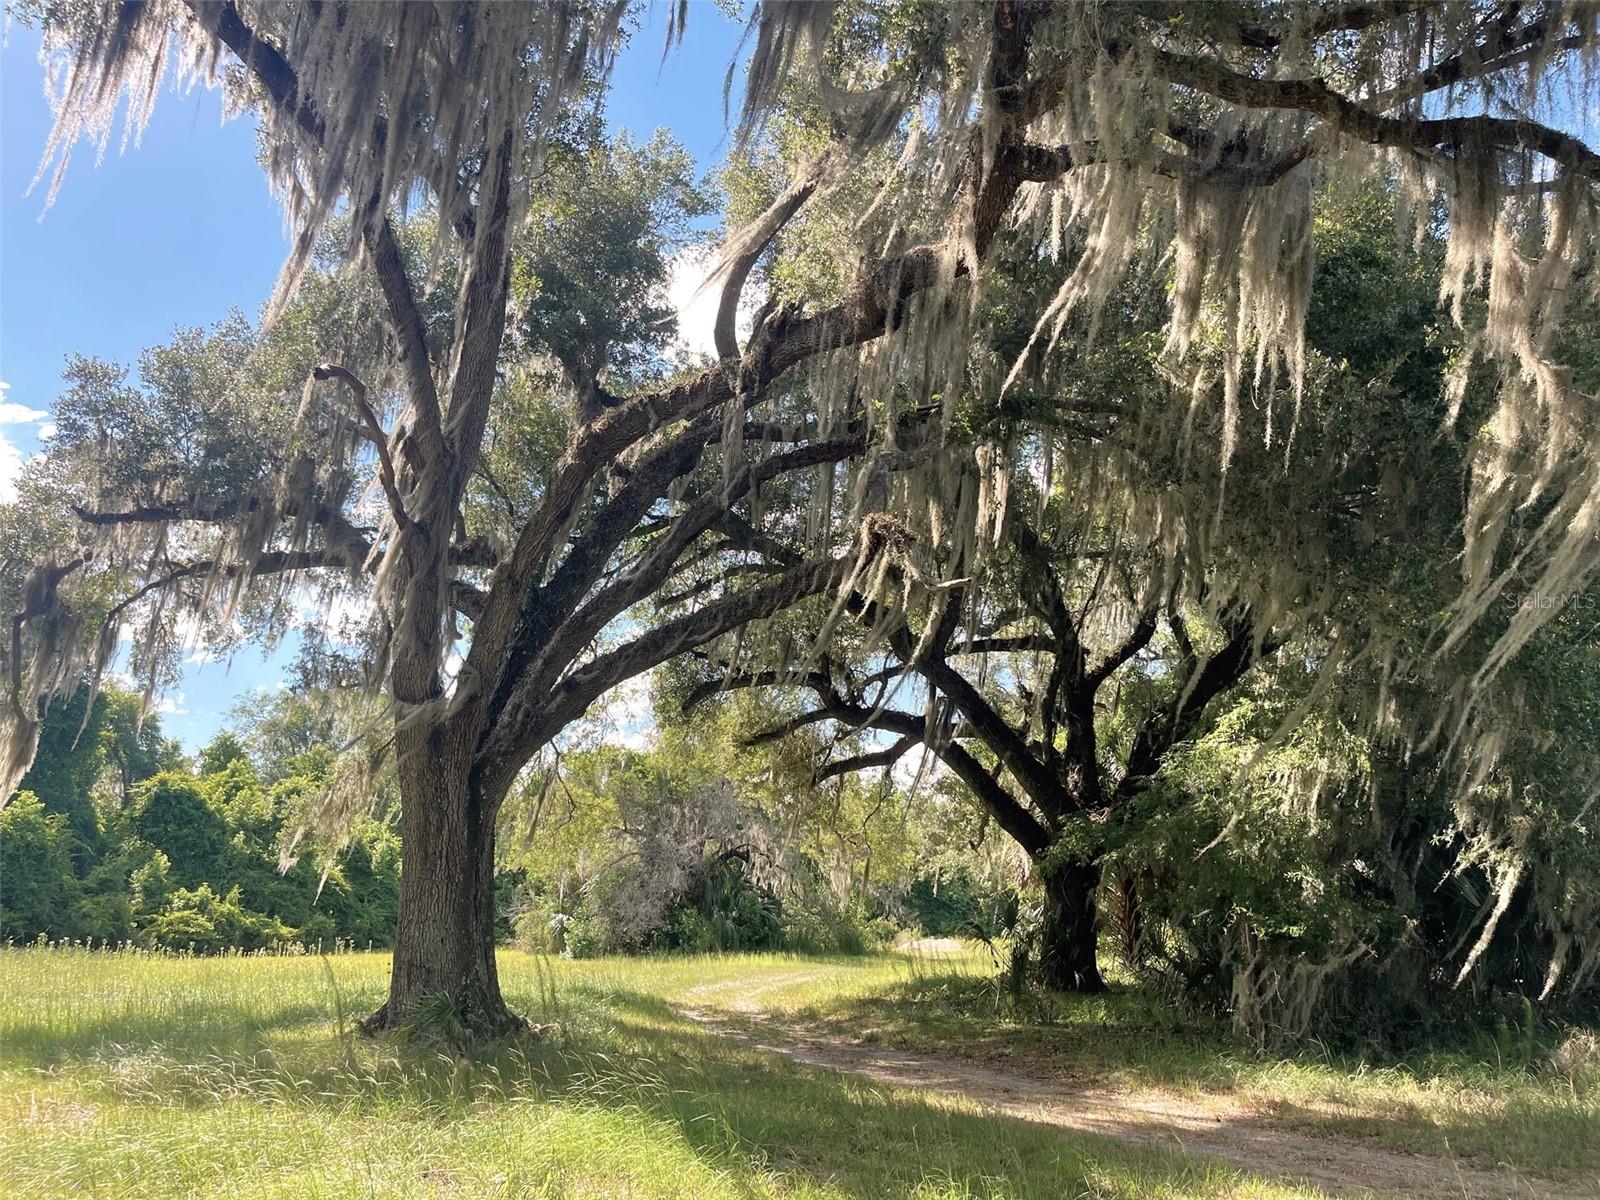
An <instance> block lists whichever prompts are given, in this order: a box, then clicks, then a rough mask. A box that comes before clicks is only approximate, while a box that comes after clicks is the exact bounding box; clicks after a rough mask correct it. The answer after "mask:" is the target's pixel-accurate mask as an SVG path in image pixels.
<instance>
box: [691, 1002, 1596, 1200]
mask: <svg viewBox="0 0 1600 1200" xmlns="http://www.w3.org/2000/svg"><path fill="white" fill-rule="evenodd" d="M796 981H797V978H796V977H795V976H783V977H779V978H776V979H772V978H769V979H767V980H765V981H763V983H761V984H758V985H755V987H754V988H753V989H752V988H743V989H739V988H738V987H737V985H729V984H726V983H724V984H718V985H713V986H710V987H707V988H704V989H696V990H695V991H693V992H691V993H690V994H689V996H688V997H687V999H688V1000H689V1003H688V1004H686V1005H685V1006H683V1007H682V1008H680V1010H679V1011H680V1012H682V1013H683V1015H684V1016H685V1017H687V1018H689V1019H690V1020H692V1021H694V1022H695V1023H697V1024H698V1025H700V1026H702V1027H703V1028H705V1029H708V1030H711V1031H713V1032H715V1033H717V1034H719V1035H721V1036H723V1037H727V1038H730V1039H734V1040H737V1041H740V1042H743V1043H745V1044H748V1045H750V1046H752V1047H754V1048H755V1049H758V1050H762V1051H765V1052H767V1053H770V1054H778V1055H782V1056H783V1057H784V1058H787V1059H791V1060H792V1061H794V1062H800V1063H805V1064H807V1065H810V1066H814V1067H825V1068H828V1069H830V1070H834V1071H843V1072H846V1073H848V1074H851V1075H859V1076H863V1077H865V1078H867V1079H872V1080H875V1081H877V1082H880V1083H885V1084H892V1085H895V1086H900V1087H911V1088H919V1089H922V1090H925V1091H930V1092H936V1093H939V1094H942V1095H948V1096H960V1097H964V1098H966V1099H968V1100H971V1101H973V1102H975V1103H977V1104H979V1105H981V1106H983V1107H985V1108H989V1109H992V1110H994V1111H996V1112H1002V1113H1005V1114H1007V1115H1008V1116H1014V1117H1018V1118H1021V1119H1023V1120H1028V1121H1033V1122H1038V1123H1043V1124H1047V1125H1053V1126H1056V1127H1058V1128H1060V1129H1064V1130H1072V1131H1074V1132H1081V1133H1091V1134H1098V1135H1100V1136H1103V1137H1111V1138H1116V1139H1117V1140H1119V1141H1123V1142H1130V1143H1135V1144H1140V1145H1149V1146H1164V1147H1167V1148H1169V1149H1175V1150H1178V1151H1180V1152H1182V1153H1184V1154H1187V1155H1192V1156H1194V1157H1196V1158H1202V1159H1209V1160H1213V1161H1216V1162H1220V1163H1224V1164H1227V1165H1231V1166H1237V1167H1241V1168H1245V1169H1247V1170H1249V1171H1250V1172H1252V1173H1254V1174H1257V1175H1268V1176H1276V1177H1278V1178H1281V1179H1284V1180H1287V1181H1300V1182H1305V1183H1309V1184H1311V1185H1312V1186H1314V1187H1316V1188H1319V1189H1320V1190H1322V1191H1324V1192H1326V1193H1327V1194H1329V1195H1331V1196H1405V1197H1418V1198H1428V1200H1443V1198H1445V1197H1450V1198H1452V1200H1501V1198H1503V1197H1518V1198H1521V1200H1527V1198H1529V1197H1536V1198H1539V1200H1597V1198H1600V1188H1596V1187H1592V1186H1584V1185H1582V1184H1574V1183H1566V1182H1563V1183H1557V1182H1553V1181H1550V1180H1544V1179H1538V1178H1532V1177H1528V1176H1524V1175H1521V1174H1519V1173H1517V1172H1514V1171H1510V1170H1506V1169H1497V1170H1485V1169H1482V1168H1479V1167H1474V1166H1471V1165H1468V1164H1467V1163H1464V1162H1461V1161H1458V1160H1453V1159H1447V1158H1440V1157H1433V1156H1429V1155H1422V1154H1407V1153H1403V1152H1399V1151H1394V1150H1386V1149H1382V1148H1379V1147H1373V1146H1366V1145H1362V1144H1359V1143H1356V1142H1350V1141H1342V1140H1335V1139H1330V1138H1326V1137H1317V1136H1312V1135H1309V1134H1306V1133H1304V1132H1301V1131H1298V1130H1293V1129H1287V1128H1284V1127H1282V1126H1277V1125H1274V1124H1272V1123H1271V1122H1270V1121H1268V1120H1266V1119H1265V1118H1263V1117H1262V1116H1261V1115H1260V1114H1259V1113H1255V1112H1252V1111H1250V1110H1249V1109H1248V1108H1247V1107H1246V1106H1244V1105H1243V1104H1241V1103H1240V1102H1239V1101H1237V1100H1235V1099H1233V1098H1232V1097H1229V1096H1226V1095H1215V1094H1213V1095H1208V1096H1204V1097H1198V1098H1196V1097H1191V1096H1182V1095H1177V1094H1175V1093H1171V1092H1165V1091H1160V1090H1156V1089H1144V1090H1138V1091H1116V1092H1113V1091H1109V1090H1105V1089H1100V1088H1095V1087H1088V1086H1084V1085H1082V1084H1079V1083H1076V1082H1073V1081H1064V1080H1059V1079H1057V1080H1051V1079H1043V1078H1033V1077H1029V1076H1026V1075H1020V1074H1015V1073H1012V1072H1011V1071H1009V1070H1005V1071H1002V1070H997V1069H995V1068H993V1067H991V1066H988V1065H985V1064H979V1063H975V1062H970V1061H964V1060H961V1059H955V1058H940V1057H933V1056H930V1055H927V1054H911V1053H907V1052H904V1051H899V1050H891V1049H886V1048H884V1047H881V1046H867V1045H860V1044H857V1043H854V1042H851V1041H849V1040H847V1039H845V1038H842V1037H840V1036H838V1035H837V1034H831V1033H825V1032H822V1031H819V1030H815V1029H809V1028H806V1027H803V1026H796V1025H792V1024H784V1023H782V1022H780V1021H778V1020H777V1019H775V1018H773V1017H771V1016H770V1015H769V1014H767V1013H765V1012H763V1011H762V1008H761V1003H760V1001H761V993H763V992H767V991H771V990H773V989H775V988H782V987H784V986H786V985H788V984H790V983H792V982H796Z"/></svg>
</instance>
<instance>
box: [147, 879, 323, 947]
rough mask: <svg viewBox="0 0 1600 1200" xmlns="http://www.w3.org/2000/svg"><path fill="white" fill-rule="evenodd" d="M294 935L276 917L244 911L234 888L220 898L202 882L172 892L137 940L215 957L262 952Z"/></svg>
mask: <svg viewBox="0 0 1600 1200" xmlns="http://www.w3.org/2000/svg"><path fill="white" fill-rule="evenodd" d="M294 934H295V931H294V930H293V929H290V928H289V926H287V925H285V924H284V923H283V922H282V921H280V920H278V919H277V918H276V917H269V916H267V915H266V914H264V913H257V912H251V911H250V910H249V909H247V908H245V907H244V906H243V905H242V904H241V903H240V901H239V889H238V888H237V887H234V888H230V889H228V891H227V893H226V894H224V895H221V896H219V895H217V893H216V892H214V891H212V890H211V885H210V884H208V883H202V884H201V885H200V886H199V887H198V888H195V889H194V890H193V891H190V890H189V889H187V888H179V889H178V890H177V891H175V892H173V893H172V895H171V896H170V897H169V898H168V900H167V905H166V907H165V908H164V909H163V910H162V911H161V912H160V913H157V914H156V915H155V917H153V918H152V919H151V920H150V921H149V922H148V923H147V924H146V925H145V927H144V928H143V929H142V930H140V932H139V941H140V942H141V943H142V944H144V945H146V946H162V947H166V948H167V949H171V950H181V949H191V950H195V951H199V952H201V953H205V954H216V953H219V952H221V951H224V950H265V949H267V948H269V947H272V946H276V945H281V944H282V943H284V942H287V941H289V940H290V939H291V938H293V937H294Z"/></svg>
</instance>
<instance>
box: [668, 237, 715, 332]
mask: <svg viewBox="0 0 1600 1200" xmlns="http://www.w3.org/2000/svg"><path fill="white" fill-rule="evenodd" d="M713 262H714V259H713V258H712V256H711V255H710V254H708V253H706V252H705V251H696V250H685V251H684V252H683V253H681V254H679V255H678V256H677V257H676V258H675V259H673V260H672V274H671V275H669V276H668V277H667V303H669V304H671V305H672V307H673V308H674V309H675V310H676V311H677V313H678V338H677V346H678V348H680V349H682V350H686V351H688V352H689V353H690V354H709V355H710V356H711V357H713V358H715V357H716V354H717V347H716V343H715V342H714V341H713V340H712V336H711V335H712V330H713V328H714V327H715V326H716V323H717V299H718V289H717V288H716V287H714V286H713V287H706V286H705V283H706V276H707V275H708V274H710V272H711V267H712V264H713Z"/></svg>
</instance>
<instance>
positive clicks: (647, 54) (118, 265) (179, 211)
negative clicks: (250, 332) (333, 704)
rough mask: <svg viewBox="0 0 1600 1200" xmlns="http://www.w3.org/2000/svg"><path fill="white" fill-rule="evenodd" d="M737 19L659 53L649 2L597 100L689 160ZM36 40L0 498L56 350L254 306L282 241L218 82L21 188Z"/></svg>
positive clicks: (173, 98) (216, 723)
mask: <svg viewBox="0 0 1600 1200" xmlns="http://www.w3.org/2000/svg"><path fill="white" fill-rule="evenodd" d="M740 32H741V30H740V28H739V27H738V26H736V25H734V24H733V23H732V22H730V21H728V20H727V19H726V18H725V17H724V16H723V15H722V14H721V13H720V12H719V11H718V9H717V8H716V6H715V5H714V4H712V3H710V2H709V0H697V2H695V3H693V4H692V5H691V10H690V14H689V23H688V34H687V37H686V39H685V42H684V44H683V46H681V47H680V48H678V49H677V50H674V51H673V53H672V54H671V55H669V56H668V57H667V59H666V61H665V63H663V62H662V57H661V51H662V46H663V43H664V38H665V16H664V12H663V11H662V7H661V6H652V7H651V9H650V11H649V12H648V14H647V15H646V18H645V22H644V25H643V27H642V28H641V29H640V30H639V32H638V33H637V34H636V35H635V36H634V38H633V40H632V42H631V43H630V45H629V46H628V47H627V48H626V49H625V50H624V52H623V54H622V56H621V58H620V59H619V61H618V64H617V68H616V72H615V74H614V76H613V83H614V89H613V92H612V96H611V100H610V104H609V115H610V119H611V123H612V125H613V127H614V128H616V129H619V130H621V129H626V130H628V131H630V132H632V133H634V134H636V135H638V136H641V137H643V136H648V135H649V134H650V133H651V132H653V131H654V130H655V129H657V128H660V127H665V128H667V129H669V130H671V131H672V133H673V134H674V135H675V136H676V137H677V138H678V140H679V141H681V142H682V143H683V144H684V145H685V147H687V149H688V150H689V151H690V152H691V153H693V154H694V155H695V157H696V159H697V160H698V161H699V162H700V163H701V165H702V166H703V167H709V166H712V165H714V164H715V163H716V162H718V161H719V160H720V159H721V157H722V155H723V153H724V151H725V149H726V145H727V136H726V130H725V127H724V123H723V116H722V84H723V78H724V76H725V74H726V72H727V68H728V63H729V62H730V60H731V59H732V57H733V55H734V53H735V50H736V48H737V46H738V43H739V38H740ZM38 48H39V41H38V37H37V35H36V34H35V33H34V32H33V31H32V30H29V29H25V28H21V27H19V26H16V25H11V26H10V28H9V29H8V30H7V35H6V44H5V46H4V48H3V49H0V380H3V381H4V383H5V384H6V387H5V388H4V391H3V394H0V498H3V489H4V487H5V482H6V480H7V479H9V478H11V477H14V471H15V469H16V465H17V464H18V463H19V462H21V461H22V460H24V459H26V458H27V457H28V456H29V455H32V454H35V453H37V452H38V451H39V448H40V438H41V435H42V434H43V433H45V432H47V431H48V423H49V416H48V413H49V411H50V409H51V408H52V406H53V404H54V401H55V397H56V394H57V392H58V391H59V389H60V377H61V370H62V367H63V365H64V363H65V360H66V357H67V356H68V355H69V354H72V353H80V354H86V355H91V356H93V357H97V358H103V359H108V360H111V361H116V362H123V363H129V364H131V363H133V362H134V360H135V359H136V358H137V356H138V354H139V352H140V351H141V350H143V349H144V348H145V347H146V346H149V345H152V344H156V343H159V342H162V341H164V340H166V339H167V338H168V337H169V336H170V335H171V333H172V331H173V330H174V329H176V328H178V327H180V326H185V325H204V324H209V323H211V322H214V321H216V320H218V319H220V318H221V317H223V316H225V315H226V314H227V312H228V311H229V310H230V309H233V308H238V309H241V310H243V311H244V312H246V313H248V314H251V315H254V314H255V313H256V312H257V311H258V310H259V309H260V307H261V305H262V303H263V302H264V301H265V300H266V298H267V296H268V294H269V293H270V292H271V290H272V285H273V282H274V280H275V279H276V277H277V273H278V268H279V266H280V264H281V263H282V261H283V257H284V254H285V253H286V250H287V241H286V239H285V237H284V232H283V218H282V214H281V211H280V209H279V207H278V204H277V202H276V201H275V200H274V199H273V198H272V196H271V194H270V193H269V191H268V189H267V184H266V179H265V177H264V176H263V175H262V173H261V171H260V169H259V168H258V167H257V165H256V161H255V130H254V127H253V124H252V123H251V122H249V121H245V120H239V121H234V122H232V123H230V124H226V125H224V124H223V123H222V107H221V98H220V96H219V94H218V93H216V92H214V91H208V90H205V89H195V90H194V91H191V92H187V93H175V92H170V91H169V92H168V93H167V94H165V95H163V96H162V98H161V101H160V103H158V104H157V106H156V110H155V115H154V117H153V118H152V119H151V121H150V124H149V126H148V128H147V129H146V130H145V134H144V137H143V140H142V142H141V144H140V145H139V146H138V147H136V148H135V147H130V148H129V149H128V151H127V152H126V153H125V154H120V155H119V154H118V153H117V152H116V145H117V142H116V140H115V139H114V140H113V143H112V149H111V150H110V151H109V152H108V153H107V155H106V157H105V159H104V161H103V162H101V163H100V164H99V165H98V166H96V164H95V158H94V152H93V149H92V148H91V147H85V146H80V147H79V148H78V151H77V153H76V154H75V155H74V157H73V161H72V166H71V169H70V171H69V172H68V175H67V178H66V182H65V183H64V184H63V186H62V188H61V190H60V193H59V195H58V197H57V198H56V200H55V202H54V204H52V205H51V206H50V207H49V208H48V210H47V209H46V207H45V196H46V191H47V189H46V185H45V184H43V183H42V184H41V185H40V186H39V187H37V188H35V189H34V190H33V191H32V193H31V194H30V193H29V185H30V183H31V182H32V179H33V176H34V172H35V169H36V168H37V166H38V162H39V157H40V154H41V152H42V151H43V149H44V146H45V142H46V138H47V136H48V133H49V128H50V109H49V105H48V104H47V103H46V101H45V97H44V90H43V80H44V76H43V70H42V68H41V67H40V65H39V62H38ZM288 657H290V655H289V654H288V653H287V651H282V652H280V653H279V654H278V655H276V656H273V657H268V658H263V656H262V654H261V652H260V651H259V650H258V649H254V648H246V649H244V650H241V651H240V652H238V653H237V654H236V655H234V656H233V658H232V659H231V661H215V662H208V663H198V664H191V665H189V666H187V667H186V668H185V674H184V678H183V680H182V682H181V683H180V684H179V686H178V687H177V688H176V689H175V690H174V691H173V692H172V693H171V694H170V695H169V696H168V697H167V698H166V702H165V703H164V705H163V709H164V712H163V717H162V721H163V728H164V729H165V730H166V732H167V733H169V734H171V735H173V736H176V737H179V738H181V739H182V740H183V741H184V743H185V744H186V745H188V746H189V747H190V748H191V749H193V748H195V747H198V746H200V745H203V744H204V743H205V742H206V741H207V740H208V739H209V738H210V737H211V735H212V734H214V733H215V732H216V731H217V730H218V729H219V728H220V727H221V726H222V725H223V724H224V722H225V720H226V716H227V710H228V708H229V707H230V706H231V705H232V704H233V702H234V700H235V699H236V698H237V697H239V696H241V695H243V694H244V693H246V692H248V691H250V690H252V689H257V688H265V689H271V688H274V687H276V686H277V685H278V683H279V681H280V680H281V679H282V677H283V673H284V672H283V667H284V662H285V660H286V659H287V658H288Z"/></svg>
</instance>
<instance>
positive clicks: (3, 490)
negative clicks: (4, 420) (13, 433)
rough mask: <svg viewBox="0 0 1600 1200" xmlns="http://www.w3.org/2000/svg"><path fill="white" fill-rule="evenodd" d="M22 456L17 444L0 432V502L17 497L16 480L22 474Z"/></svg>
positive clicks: (7, 502) (9, 500)
mask: <svg viewBox="0 0 1600 1200" xmlns="http://www.w3.org/2000/svg"><path fill="white" fill-rule="evenodd" d="M26 461H27V460H26V459H24V458H23V457H22V450H21V448H20V447H18V445H17V444H16V443H15V442H13V441H12V440H11V439H10V438H8V437H7V436H6V435H5V434H4V433H0V504H10V503H11V502H12V501H13V500H15V499H16V498H17V480H18V479H19V478H20V477H21V475H22V464H23V463H24V462H26Z"/></svg>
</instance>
